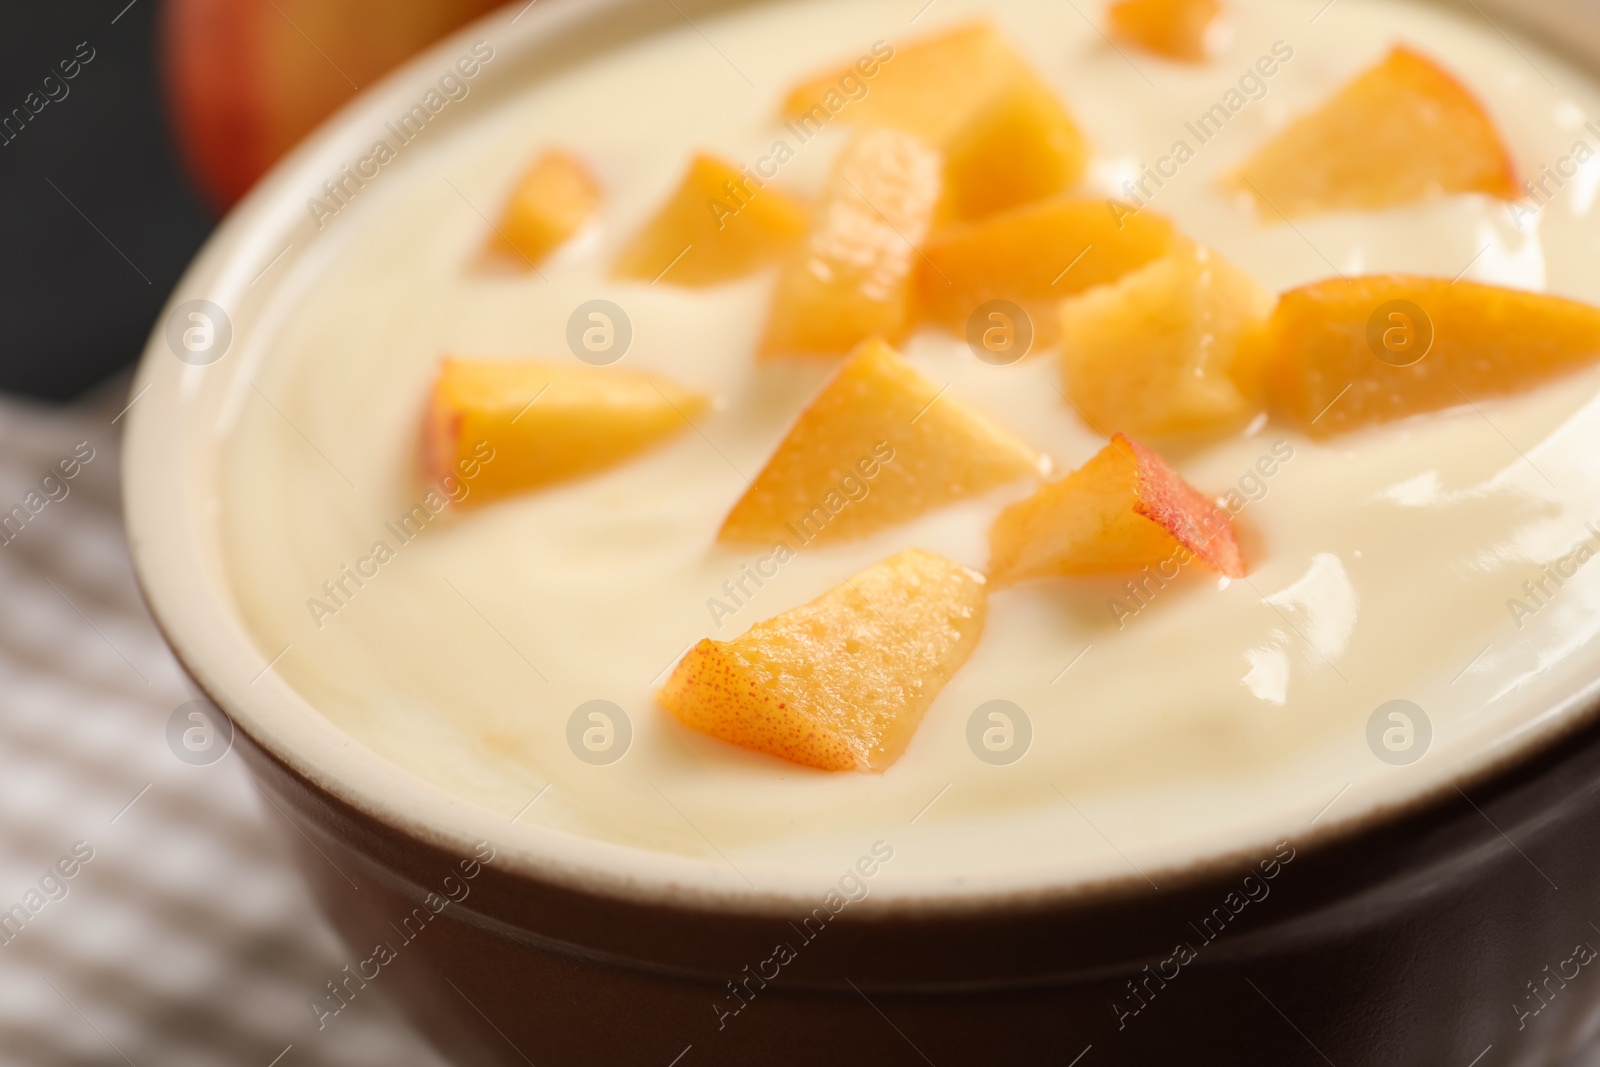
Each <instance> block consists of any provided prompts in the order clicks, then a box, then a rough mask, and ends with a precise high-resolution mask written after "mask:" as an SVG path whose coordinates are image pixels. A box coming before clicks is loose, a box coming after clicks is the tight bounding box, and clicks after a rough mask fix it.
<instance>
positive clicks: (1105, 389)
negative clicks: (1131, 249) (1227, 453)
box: [1061, 241, 1276, 434]
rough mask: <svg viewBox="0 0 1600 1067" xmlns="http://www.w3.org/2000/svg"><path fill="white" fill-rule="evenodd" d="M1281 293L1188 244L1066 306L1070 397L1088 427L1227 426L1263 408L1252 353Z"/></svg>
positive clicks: (1065, 373) (1162, 429) (1064, 354)
mask: <svg viewBox="0 0 1600 1067" xmlns="http://www.w3.org/2000/svg"><path fill="white" fill-rule="evenodd" d="M1275 300H1276V297H1274V296H1273V294H1272V293H1270V292H1268V291H1267V290H1266V289H1264V288H1262V287H1261V286H1260V285H1259V284H1258V283H1257V282H1256V280H1255V279H1254V278H1252V277H1250V275H1248V274H1246V273H1245V272H1244V271H1242V270H1240V269H1239V268H1238V267H1236V266H1234V265H1233V264H1232V263H1229V262H1228V261H1227V260H1225V259H1223V258H1222V257H1221V256H1219V255H1217V254H1216V253H1215V252H1213V251H1212V250H1210V249H1208V248H1206V247H1204V246H1203V245H1197V244H1194V243H1192V242H1189V241H1181V242H1179V244H1178V246H1177V247H1175V248H1174V249H1173V251H1172V253H1171V254H1170V255H1167V256H1163V257H1162V258H1160V259H1158V260H1155V261H1154V262H1152V263H1150V264H1148V265H1147V266H1144V267H1141V268H1139V269H1138V270H1136V271H1134V272H1133V273H1131V274H1128V275H1126V276H1124V277H1123V278H1122V280H1121V281H1119V282H1117V283H1116V284H1114V285H1109V286H1102V287H1100V288H1096V289H1091V290H1089V291H1088V292H1086V293H1083V294H1081V295H1079V296H1076V297H1073V298H1072V299H1070V300H1066V301H1064V302H1063V303H1062V305H1061V368H1062V377H1063V379H1064V381H1065V386H1066V393H1067V396H1068V397H1070V398H1071V400H1072V403H1073V404H1074V405H1075V406H1076V407H1077V408H1078V410H1079V411H1081V412H1082V413H1083V415H1084V417H1085V418H1086V419H1088V420H1089V422H1090V424H1091V425H1095V426H1121V427H1123V428H1124V429H1126V430H1129V431H1131V432H1133V433H1140V434H1180V433H1198V432H1205V431H1211V430H1218V429H1225V428H1227V427H1229V426H1233V425H1235V424H1237V423H1239V422H1242V421H1244V420H1245V419H1247V418H1249V417H1250V416H1251V415H1252V414H1254V413H1255V412H1256V411H1258V410H1260V406H1261V394H1262V385H1261V382H1260V378H1259V375H1260V366H1259V364H1258V362H1257V361H1256V359H1255V358H1253V357H1254V355H1255V353H1256V352H1257V351H1258V350H1259V347H1260V346H1259V338H1260V335H1261V332H1262V330H1263V329H1264V327H1265V325H1266V321H1267V316H1269V315H1270V314H1271V313H1272V307H1273V302H1274V301H1275Z"/></svg>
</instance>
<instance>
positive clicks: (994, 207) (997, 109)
mask: <svg viewBox="0 0 1600 1067" xmlns="http://www.w3.org/2000/svg"><path fill="white" fill-rule="evenodd" d="M944 151H945V168H944V180H945V212H946V214H947V215H948V216H949V217H951V218H954V219H977V218H983V217H984V216H987V215H993V214H995V213H996V212H999V211H1005V210H1008V209H1010V208H1013V207H1017V206H1018V205H1020V204H1026V203H1030V202H1032V201H1034V200H1042V199H1044V198H1045V197H1047V196H1055V195H1057V194H1058V193H1062V192H1065V191H1066V190H1068V189H1070V188H1071V187H1072V186H1073V185H1075V184H1076V183H1077V181H1078V178H1079V177H1081V176H1082V174H1083V168H1084V166H1085V165H1086V164H1087V163H1088V160H1089V148H1088V145H1087V144H1086V143H1085V142H1084V139H1083V134H1081V133H1080V132H1078V127H1077V125H1076V124H1075V123H1074V122H1073V121H1072V117H1071V116H1070V115H1068V114H1067V109H1066V108H1065V107H1063V106H1062V104H1061V101H1060V100H1059V99H1058V98H1057V97H1056V95H1055V94H1054V93H1053V92H1051V91H1050V89H1049V87H1047V86H1046V85H1045V84H1044V83H1043V82H1041V81H1040V80H1039V79H1038V78H1037V77H1035V76H1033V75H1032V73H1031V72H1026V71H1024V72H1021V73H1019V74H1018V76H1017V77H1016V79H1015V80H1013V81H1012V82H1011V83H1010V84H1008V85H1007V86H1005V87H1004V88H1002V89H1000V90H999V91H997V92H996V93H995V94H993V95H992V96H990V97H989V98H988V99H987V100H985V101H984V102H983V103H982V104H981V105H979V107H978V108H977V110H976V111H975V112H974V113H973V115H972V117H971V118H970V119H969V120H968V121H967V123H966V124H965V125H964V126H963V127H962V128H961V129H960V130H958V131H957V132H956V133H955V134H954V135H953V136H952V137H951V138H950V140H949V142H948V143H947V144H946V145H945V148H944Z"/></svg>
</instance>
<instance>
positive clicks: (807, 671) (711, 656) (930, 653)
mask: <svg viewBox="0 0 1600 1067" xmlns="http://www.w3.org/2000/svg"><path fill="white" fill-rule="evenodd" d="M986 607H987V605H986V593H985V589H984V578H983V575H981V574H979V573H978V572H976V571H973V570H969V569H968V568H966V567H963V566H961V565H959V564H957V563H952V562H951V561H950V560H947V559H945V558H943V557H942V556H936V555H934V554H933V553H931V552H924V551H922V550H921V549H916V548H912V549H907V550H906V551H904V552H901V553H899V554H898V555H895V556H891V557H890V558H889V559H886V560H884V561H883V562H882V563H879V564H877V565H876V566H873V567H869V568H868V569H866V570H864V571H862V572H861V573H860V574H857V575H856V576H855V577H853V578H848V579H846V580H845V581H844V582H843V583H842V584H840V585H837V586H835V587H834V588H833V589H830V590H829V591H828V592H826V593H824V594H822V596H820V597H818V598H817V599H816V600H813V601H812V602H811V603H809V604H806V605H804V606H802V607H798V608H794V609H791V610H789V611H786V612H784V613H783V614H781V615H777V616H775V617H773V618H771V619H768V620H766V621H765V622H758V623H756V624H755V625H754V626H752V627H751V628H750V630H749V631H748V632H747V633H745V635H744V636H743V637H739V638H735V639H734V640H732V641H708V640H703V641H701V642H700V643H699V644H698V645H696V646H695V647H694V648H692V649H690V650H689V652H688V654H687V655H685V656H684V657H683V659H682V660H681V661H680V662H679V663H678V666H677V668H676V669H675V670H674V671H673V672H672V675H671V677H669V678H668V679H667V681H666V684H665V685H663V686H662V687H661V689H660V692H659V693H658V694H657V696H658V699H659V700H660V701H661V703H662V705H663V706H665V707H666V709H667V710H668V711H670V712H671V713H672V714H673V715H675V716H677V717H678V719H680V720H681V721H682V722H683V723H685V724H686V725H688V726H690V727H693V728H694V729H696V730H700V731H702V732H704V733H708V734H710V735H711V736H712V737H719V738H721V739H722V740H724V741H730V742H732V743H733V744H736V745H740V746H743V747H744V748H750V749H754V750H756V751H757V752H767V753H770V754H772V755H774V756H778V757H781V758H782V759H786V760H791V761H793V762H795V763H801V764H805V765H806V766H808V767H819V768H821V769H822V770H826V771H847V770H861V771H882V770H883V769H884V768H886V767H888V766H889V765H890V764H891V763H893V762H894V761H895V760H896V759H898V758H899V757H900V754H901V753H902V752H904V751H905V747H906V743H907V742H908V741H910V740H911V735H912V734H913V733H914V732H915V731H916V729H917V724H918V723H920V722H921V721H922V716H923V713H924V712H926V711H927V710H928V706H929V705H930V704H932V703H933V701H934V698H935V697H937V696H938V695H939V692H940V690H942V689H943V688H944V686H945V683H946V682H948V681H949V680H950V677H951V676H952V675H954V674H955V673H956V671H958V670H960V669H961V665H962V664H964V663H965V662H966V661H967V657H968V656H970V655H971V654H972V650H973V648H974V647H976V645H977V643H978V638H979V637H980V636H981V635H982V633H983V623H984V616H985V610H986Z"/></svg>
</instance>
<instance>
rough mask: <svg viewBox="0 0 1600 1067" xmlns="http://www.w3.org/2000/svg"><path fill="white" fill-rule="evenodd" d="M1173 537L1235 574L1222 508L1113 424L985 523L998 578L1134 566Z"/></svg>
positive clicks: (1234, 552)
mask: <svg viewBox="0 0 1600 1067" xmlns="http://www.w3.org/2000/svg"><path fill="white" fill-rule="evenodd" d="M1180 546H1181V549H1182V550H1186V551H1187V552H1189V553H1192V554H1193V556H1194V557H1196V558H1198V559H1200V560H1201V561H1202V562H1204V563H1205V564H1206V565H1207V566H1209V567H1211V568H1212V569H1213V570H1215V571H1218V572H1219V573H1221V574H1224V575H1227V576H1228V577H1230V578H1240V577H1243V576H1244V573H1245V568H1244V560H1243V558H1242V557H1241V555H1240V552H1239V543H1238V541H1237V539H1236V538H1235V537H1234V532H1233V527H1232V525H1231V524H1230V523H1229V521H1228V517H1227V512H1226V511H1225V510H1224V509H1222V508H1220V507H1219V506H1218V505H1217V504H1216V503H1215V502H1214V501H1211V500H1207V499H1206V497H1205V496H1204V495H1203V494H1202V493H1201V492H1200V491H1199V490H1197V489H1195V488H1194V487H1193V486H1191V485H1190V484H1189V483H1188V482H1186V481H1184V480H1183V478H1182V477H1180V476H1179V475H1178V473H1177V471H1175V470H1173V469H1172V467H1171V466H1170V465H1168V463H1167V462H1166V460H1164V459H1162V458H1161V456H1160V455H1158V454H1157V453H1156V452H1155V451H1154V450H1153V449H1150V448H1147V447H1145V446H1144V445H1141V444H1140V443H1139V442H1137V441H1134V440H1131V439H1129V438H1127V437H1124V436H1123V435H1122V434H1120V433H1119V434H1116V435H1114V436H1113V437H1112V438H1111V443H1110V444H1108V445H1106V447H1105V448H1103V449H1101V450H1100V452H1099V453H1097V454H1096V455H1095V456H1094V457H1093V458H1092V459H1090V460H1089V462H1088V463H1085V464H1084V465H1083V466H1082V467H1079V468H1078V469H1077V470H1075V471H1073V472H1072V473H1071V474H1069V475H1067V476H1066V477H1065V478H1062V479H1061V480H1060V481H1057V482H1052V483H1050V484H1049V485H1046V486H1045V487H1044V488H1042V489H1040V490H1039V491H1038V492H1037V493H1035V494H1034V495H1033V496H1031V497H1029V498H1028V499H1026V500H1023V501H1021V502H1020V503H1017V504H1013V505H1011V506H1010V507H1008V508H1006V509H1005V510H1004V511H1002V512H1001V513H1000V516H999V517H998V518H997V519H996V520H995V522H994V525H993V526H991V527H990V529H989V549H990V562H989V577H990V579H991V580H992V581H994V582H995V583H996V584H998V585H1005V584H1010V583H1012V582H1017V581H1021V580H1022V579H1025V578H1042V577H1057V576H1062V575H1073V574H1108V573H1115V572H1119V571H1126V570H1137V569H1138V568H1140V567H1142V566H1144V565H1145V564H1149V563H1157V562H1159V561H1161V560H1163V559H1166V558H1168V557H1170V556H1171V555H1172V554H1173V552H1174V551H1178V550H1179V549H1180Z"/></svg>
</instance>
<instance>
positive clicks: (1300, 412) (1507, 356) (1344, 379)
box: [1262, 274, 1600, 437]
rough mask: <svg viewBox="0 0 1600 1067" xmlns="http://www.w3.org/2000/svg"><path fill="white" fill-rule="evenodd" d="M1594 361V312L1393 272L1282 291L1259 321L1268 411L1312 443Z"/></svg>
mask: <svg viewBox="0 0 1600 1067" xmlns="http://www.w3.org/2000/svg"><path fill="white" fill-rule="evenodd" d="M1597 357H1600V308H1596V307H1593V306H1591V305H1589V304H1581V303H1578V302H1577V301H1574V300H1563V299H1562V298H1560V297H1555V296H1546V295H1544V294H1542V293H1528V292H1523V291H1520V290H1516V289H1503V288H1500V287H1499V286H1493V285H1480V284H1477V283H1475V282H1464V281H1458V282H1454V283H1452V282H1451V281H1450V280H1449V279H1447V278H1418V277H1412V276H1408V275H1403V274H1383V275H1368V276H1363V277H1357V278H1350V279H1348V280H1347V279H1343V278H1333V279H1329V280H1328V281H1323V282H1317V283H1315V284H1313V285H1307V286H1303V287H1301V288H1299V289H1293V290H1291V291H1289V292H1287V293H1284V294H1283V296H1282V297H1281V298H1280V299H1279V301H1278V307H1277V310H1276V311H1274V312H1273V314H1272V318H1271V320H1270V322H1269V323H1268V327H1267V334H1266V338H1265V340H1264V343H1263V351H1262V359H1263V361H1264V364H1265V368H1266V371H1265V373H1266V381H1267V386H1268V392H1269V396H1270V399H1271V401H1272V404H1273V407H1274V408H1275V409H1277V410H1279V411H1282V412H1284V413H1285V414H1287V415H1289V416H1291V417H1292V418H1294V419H1295V420H1296V421H1298V422H1299V423H1300V425H1301V426H1302V427H1304V428H1305V429H1306V431H1307V432H1308V433H1310V434H1311V435H1312V436H1314V437H1328V436H1331V435H1333V434H1337V433H1342V432H1344V431H1346V430H1354V429H1357V428H1358V427H1361V426H1367V425H1371V424H1373V423H1379V422H1387V421H1389V420H1391V419H1401V418H1405V417H1406V416H1408V415H1416V414H1418V413H1420V412H1425V411H1437V410H1439V409H1440V408H1448V407H1455V406H1457V405H1462V404H1467V403H1470V402H1472V401H1476V400H1478V399H1481V398H1483V397H1486V396H1494V395H1502V394H1508V393H1516V392H1520V391H1522V390H1525V389H1530V388H1532V387H1533V386H1535V385H1538V384H1540V383H1541V382H1544V381H1547V380H1549V379H1550V378H1553V377H1555V376H1557V375H1559V374H1562V373H1564V372H1566V371H1570V370H1575V369H1577V368H1578V367H1581V366H1584V365H1587V364H1590V363H1593V362H1594V361H1595V359H1596V358H1597Z"/></svg>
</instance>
